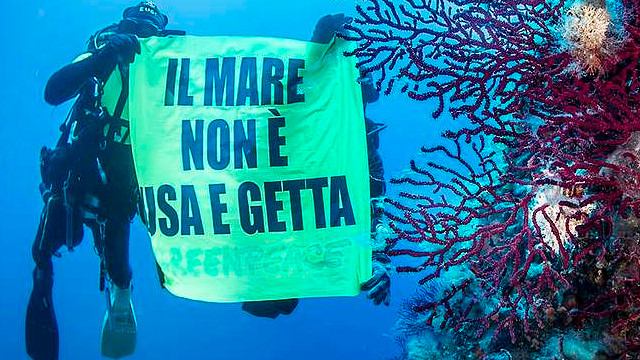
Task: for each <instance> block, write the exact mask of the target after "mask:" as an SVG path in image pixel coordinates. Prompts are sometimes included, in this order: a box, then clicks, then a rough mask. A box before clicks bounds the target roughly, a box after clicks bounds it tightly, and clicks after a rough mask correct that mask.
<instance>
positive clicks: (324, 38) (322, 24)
mask: <svg viewBox="0 0 640 360" xmlns="http://www.w3.org/2000/svg"><path fill="white" fill-rule="evenodd" d="M351 20H353V19H352V18H350V17H348V16H345V15H344V14H335V15H326V16H324V17H322V18H321V19H320V20H318V23H317V24H316V28H315V30H314V31H313V36H312V37H311V41H313V42H317V43H322V44H327V43H329V42H330V41H331V39H332V38H333V36H334V35H335V34H337V33H341V32H342V31H344V25H345V24H348V23H349V22H351Z"/></svg>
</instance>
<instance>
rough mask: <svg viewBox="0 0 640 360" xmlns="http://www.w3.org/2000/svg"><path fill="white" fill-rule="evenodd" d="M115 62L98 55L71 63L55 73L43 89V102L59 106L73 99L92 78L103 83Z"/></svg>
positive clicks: (91, 55)
mask: <svg viewBox="0 0 640 360" xmlns="http://www.w3.org/2000/svg"><path fill="white" fill-rule="evenodd" d="M115 66H116V63H115V61H105V59H103V57H102V56H100V55H98V54H90V55H89V56H88V57H87V58H85V59H83V60H80V61H77V62H74V63H71V64H69V65H67V66H65V67H63V68H62V69H60V70H58V71H56V72H55V73H54V74H53V75H51V78H49V81H47V86H46V87H45V89H44V100H45V101H46V102H47V103H49V104H51V105H60V104H62V103H63V102H65V101H67V100H69V99H71V98H73V97H75V96H76V95H78V93H79V92H80V89H82V87H83V86H84V84H85V83H86V82H87V81H89V79H91V78H93V77H97V78H98V79H100V80H102V81H104V80H106V77H107V76H108V75H109V74H110V73H111V72H112V71H113V69H114V68H115Z"/></svg>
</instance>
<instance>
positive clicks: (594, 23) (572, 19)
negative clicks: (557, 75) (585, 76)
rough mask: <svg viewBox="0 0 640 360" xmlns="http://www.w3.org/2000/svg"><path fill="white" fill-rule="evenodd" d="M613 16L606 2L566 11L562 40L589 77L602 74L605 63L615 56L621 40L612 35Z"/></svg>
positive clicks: (587, 3) (580, 4)
mask: <svg viewBox="0 0 640 360" xmlns="http://www.w3.org/2000/svg"><path fill="white" fill-rule="evenodd" d="M612 26H613V22H612V18H611V14H610V13H609V10H607V7H606V6H605V4H604V2H603V1H597V0H587V1H581V2H576V3H575V4H574V5H573V6H572V7H571V9H569V11H567V14H566V17H565V22H564V26H563V28H562V37H563V39H564V41H565V43H566V45H567V47H568V50H569V52H570V53H571V54H572V55H573V57H574V58H575V59H576V60H577V62H578V64H579V65H580V67H581V68H582V69H583V70H584V71H586V72H587V73H590V74H595V73H598V72H599V71H600V70H602V66H603V60H604V59H605V58H606V57H609V56H611V55H612V54H614V53H615V51H616V49H617V47H618V46H619V40H618V39H617V38H616V37H615V36H613V35H611V34H612V31H611V28H612Z"/></svg>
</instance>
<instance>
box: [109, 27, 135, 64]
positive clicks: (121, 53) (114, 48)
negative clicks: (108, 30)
mask: <svg viewBox="0 0 640 360" xmlns="http://www.w3.org/2000/svg"><path fill="white" fill-rule="evenodd" d="M140 51H141V48H140V41H139V40H138V38H137V37H136V36H135V35H131V34H113V35H111V36H109V39H108V40H107V43H106V44H105V45H104V47H102V48H100V55H99V56H100V57H102V58H104V59H105V60H107V61H110V62H111V61H112V62H113V64H130V63H132V62H133V60H135V57H136V54H140Z"/></svg>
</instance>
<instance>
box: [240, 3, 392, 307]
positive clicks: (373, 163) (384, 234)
mask: <svg viewBox="0 0 640 360" xmlns="http://www.w3.org/2000/svg"><path fill="white" fill-rule="evenodd" d="M349 21H351V19H350V18H348V17H346V16H345V15H344V14H336V15H326V16H324V17H322V18H321V19H320V20H318V23H317V24H316V27H315V29H314V31H313V35H312V37H311V41H312V42H317V43H322V44H328V43H329V42H331V40H332V39H333V37H334V36H336V34H340V33H341V32H342V31H344V30H345V29H344V25H345V24H347V23H348V22H349ZM359 81H360V85H361V89H362V102H363V107H364V109H365V113H366V108H367V104H370V103H374V102H376V101H378V99H379V97H380V93H379V92H378V90H377V89H376V87H375V85H374V84H373V81H372V78H371V75H370V74H362V72H361V79H360V80H359ZM365 126H366V132H367V153H368V161H369V188H370V194H369V196H370V198H371V241H372V245H373V254H372V267H373V269H372V270H373V274H372V277H371V278H370V279H369V280H367V281H366V282H365V283H363V284H361V290H363V291H367V292H368V293H367V298H369V299H371V300H372V301H373V303H374V304H375V305H380V304H385V305H386V306H388V305H389V302H390V300H391V293H390V290H391V276H390V274H391V268H392V267H391V259H390V258H389V256H388V255H387V254H386V251H387V250H388V249H387V248H386V239H387V238H388V237H389V235H390V230H389V229H388V228H387V227H386V226H385V225H384V222H383V217H384V201H383V197H384V195H385V192H386V184H385V181H384V167H383V163H382V157H381V156H380V153H379V152H378V148H379V146H380V139H379V133H380V131H381V130H383V129H384V128H386V127H387V126H386V125H384V124H380V123H376V122H374V121H373V120H371V119H370V118H368V117H366V116H365ZM297 305H298V299H285V300H269V301H251V302H244V303H243V304H242V310H244V311H246V312H248V313H250V314H252V315H254V316H258V317H266V318H271V319H275V318H276V317H278V316H279V315H289V314H291V313H292V312H293V310H294V309H295V308H296V306H297Z"/></svg>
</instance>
